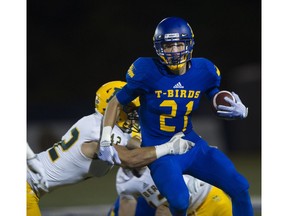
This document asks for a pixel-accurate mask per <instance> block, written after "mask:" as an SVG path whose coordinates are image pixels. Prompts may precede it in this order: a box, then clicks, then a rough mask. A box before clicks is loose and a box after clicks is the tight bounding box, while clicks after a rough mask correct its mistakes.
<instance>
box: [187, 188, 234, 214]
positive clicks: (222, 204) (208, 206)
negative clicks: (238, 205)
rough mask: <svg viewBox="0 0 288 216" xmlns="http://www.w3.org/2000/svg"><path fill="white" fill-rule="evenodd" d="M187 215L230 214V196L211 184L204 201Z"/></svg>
mask: <svg viewBox="0 0 288 216" xmlns="http://www.w3.org/2000/svg"><path fill="white" fill-rule="evenodd" d="M188 216H232V203H231V200H230V197H229V196H228V195H227V194H226V193H225V192H224V191H222V190H220V189H219V188H217V187H214V186H212V188H211V191H210V192H209V194H208V195H207V197H206V199H205V200H204V202H203V203H202V204H201V205H200V206H199V207H198V208H197V210H196V211H194V212H188Z"/></svg>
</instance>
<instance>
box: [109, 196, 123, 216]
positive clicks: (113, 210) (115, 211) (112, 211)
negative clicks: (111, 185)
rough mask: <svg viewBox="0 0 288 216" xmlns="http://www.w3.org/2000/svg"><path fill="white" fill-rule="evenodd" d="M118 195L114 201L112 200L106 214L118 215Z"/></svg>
mask: <svg viewBox="0 0 288 216" xmlns="http://www.w3.org/2000/svg"><path fill="white" fill-rule="evenodd" d="M119 203H120V201H119V196H118V197H117V199H116V201H115V202H114V204H113V206H112V207H111V208H110V210H109V212H108V214H107V216H118V211H119Z"/></svg>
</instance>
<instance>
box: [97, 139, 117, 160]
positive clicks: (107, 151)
mask: <svg viewBox="0 0 288 216" xmlns="http://www.w3.org/2000/svg"><path fill="white" fill-rule="evenodd" d="M98 157H99V158H100V159H101V160H103V161H107V162H108V163H110V164H114V163H116V164H121V160H120V158H119V156H118V153H117V151H116V149H115V148H114V147H113V146H112V145H111V141H109V140H101V142H100V148H99V153H98Z"/></svg>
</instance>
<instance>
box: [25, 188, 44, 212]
mask: <svg viewBox="0 0 288 216" xmlns="http://www.w3.org/2000/svg"><path fill="white" fill-rule="evenodd" d="M26 185H27V186H26V194H27V200H26V202H27V204H26V205H27V216H41V212H40V208H39V198H38V197H37V196H36V194H35V193H34V191H33V190H32V188H31V187H30V185H29V184H28V182H26Z"/></svg>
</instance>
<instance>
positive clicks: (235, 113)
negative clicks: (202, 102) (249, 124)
mask: <svg viewBox="0 0 288 216" xmlns="http://www.w3.org/2000/svg"><path fill="white" fill-rule="evenodd" d="M232 94H233V96H234V97H235V102H234V101H233V100H231V99H230V98H228V97H225V98H224V100H225V101H226V102H228V103H229V104H230V105H231V106H224V105H219V106H218V107H217V115H218V116H219V117H221V118H225V119H244V118H246V117H247V116H248V107H245V105H244V104H243V103H242V102H241V100H240V98H239V96H238V95H237V94H236V93H234V92H232Z"/></svg>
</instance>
